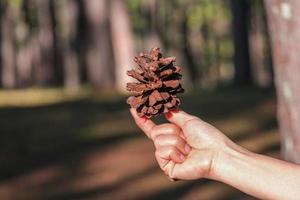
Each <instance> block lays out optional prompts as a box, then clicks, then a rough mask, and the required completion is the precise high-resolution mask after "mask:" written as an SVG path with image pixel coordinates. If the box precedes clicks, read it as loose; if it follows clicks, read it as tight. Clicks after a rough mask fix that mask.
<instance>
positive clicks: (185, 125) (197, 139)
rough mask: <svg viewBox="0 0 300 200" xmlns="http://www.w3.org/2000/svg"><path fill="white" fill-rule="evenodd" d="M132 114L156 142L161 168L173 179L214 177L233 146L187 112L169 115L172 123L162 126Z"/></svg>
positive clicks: (216, 131)
mask: <svg viewBox="0 0 300 200" xmlns="http://www.w3.org/2000/svg"><path fill="white" fill-rule="evenodd" d="M131 114H132V116H133V118H134V119H135V122H136V124H137V125H138V126H139V127H140V128H141V129H142V130H143V131H144V133H145V134H146V135H147V136H148V137H149V138H150V139H152V140H153V142H154V145H155V148H156V152H155V157H156V159H157V161H158V164H159V166H160V168H161V169H162V170H163V171H164V172H165V173H166V174H167V175H168V176H169V177H170V178H171V179H181V180H194V179H199V178H203V177H205V178H209V177H211V176H212V175H213V172H214V167H215V165H216V163H217V161H218V155H219V153H220V151H222V150H224V149H226V147H227V145H228V144H230V143H231V141H230V140H229V139H228V138H227V137H225V136H224V135H223V134H222V133H221V132H220V131H219V130H218V129H216V128H214V127H213V126H211V125H210V124H208V123H206V122H204V121H202V120H201V119H199V118H197V117H195V116H192V115H189V114H187V113H185V112H183V111H173V112H170V113H168V114H167V115H166V118H167V119H168V120H169V121H170V122H171V123H167V124H162V125H156V124H154V122H153V121H151V120H149V119H147V118H141V117H139V116H138V115H137V113H136V111H135V110H134V109H131Z"/></svg>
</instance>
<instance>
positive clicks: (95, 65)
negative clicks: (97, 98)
mask: <svg viewBox="0 0 300 200" xmlns="http://www.w3.org/2000/svg"><path fill="white" fill-rule="evenodd" d="M83 2H84V7H85V13H86V19H87V21H88V34H87V40H86V43H87V48H86V64H87V75H88V79H89V81H90V82H91V84H92V85H93V86H94V87H96V88H98V89H102V88H103V89H109V88H111V87H113V83H114V80H113V67H112V66H113V65H112V63H111V61H112V60H113V59H112V52H111V51H112V49H111V38H110V28H109V18H108V15H109V3H110V1H108V0H101V1H99V0H84V1H83ZM114 14H115V13H114Z"/></svg>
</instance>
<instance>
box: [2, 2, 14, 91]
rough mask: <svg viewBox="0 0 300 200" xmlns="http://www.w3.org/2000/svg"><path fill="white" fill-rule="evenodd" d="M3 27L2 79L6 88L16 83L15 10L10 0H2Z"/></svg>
mask: <svg viewBox="0 0 300 200" xmlns="http://www.w3.org/2000/svg"><path fill="white" fill-rule="evenodd" d="M0 3H1V8H2V11H3V12H2V13H1V15H2V18H1V20H2V21H1V23H2V29H1V37H2V42H1V60H2V68H1V70H2V72H1V76H2V77H1V81H2V86H3V87H4V88H13V87H15V85H16V75H15V73H16V54H15V37H14V31H13V10H12V8H11V7H10V6H9V3H8V1H1V2H0Z"/></svg>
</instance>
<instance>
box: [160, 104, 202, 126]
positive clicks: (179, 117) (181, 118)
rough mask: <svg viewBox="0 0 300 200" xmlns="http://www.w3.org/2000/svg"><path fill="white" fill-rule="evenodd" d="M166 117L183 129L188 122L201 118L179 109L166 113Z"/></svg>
mask: <svg viewBox="0 0 300 200" xmlns="http://www.w3.org/2000/svg"><path fill="white" fill-rule="evenodd" d="M165 117H166V119H167V120H168V121H170V122H171V123H173V124H176V125H177V126H179V127H180V128H181V129H184V126H185V124H186V123H187V122H189V121H191V120H195V119H197V120H199V118H198V117H196V116H193V115H190V114H187V113H186V112H184V111H182V110H179V109H177V110H172V111H170V112H168V113H167V114H166V115H165Z"/></svg>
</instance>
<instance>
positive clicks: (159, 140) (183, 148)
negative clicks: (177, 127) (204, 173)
mask: <svg viewBox="0 0 300 200" xmlns="http://www.w3.org/2000/svg"><path fill="white" fill-rule="evenodd" d="M154 145H155V147H156V149H160V148H161V147H164V146H173V147H176V148H177V149H178V150H179V151H180V153H182V154H183V155H188V154H189V152H190V150H191V148H190V146H189V145H188V144H187V143H186V142H185V141H184V140H183V139H182V138H181V137H179V136H178V135H159V136H157V137H156V138H155V139H154Z"/></svg>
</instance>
